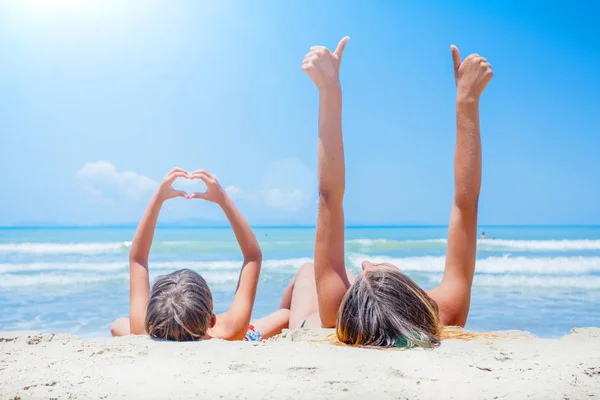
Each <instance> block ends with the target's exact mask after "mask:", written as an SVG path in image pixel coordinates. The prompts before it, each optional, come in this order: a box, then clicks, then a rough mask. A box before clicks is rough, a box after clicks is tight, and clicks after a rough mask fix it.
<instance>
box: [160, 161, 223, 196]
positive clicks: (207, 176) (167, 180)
mask: <svg viewBox="0 0 600 400" xmlns="http://www.w3.org/2000/svg"><path fill="white" fill-rule="evenodd" d="M177 178H183V179H200V180H201V181H202V182H204V184H205V185H206V191H204V192H194V193H192V194H188V193H187V192H186V191H184V190H175V189H173V186H172V185H173V182H175V180H176V179H177ZM157 195H158V198H159V199H161V200H162V201H164V200H168V199H172V198H175V197H185V198H186V199H203V200H207V201H211V202H213V203H217V204H221V203H222V202H223V201H224V200H225V198H226V197H227V193H226V192H225V190H223V188H222V187H221V184H219V181H218V180H217V178H216V177H215V176H214V175H213V174H211V173H210V172H208V171H206V170H204V169H199V170H196V171H194V172H192V173H189V172H187V171H186V170H184V169H182V168H174V169H173V170H171V171H170V172H169V173H168V174H167V175H165V177H164V178H163V180H162V181H161V183H160V185H159V188H158V190H157Z"/></svg>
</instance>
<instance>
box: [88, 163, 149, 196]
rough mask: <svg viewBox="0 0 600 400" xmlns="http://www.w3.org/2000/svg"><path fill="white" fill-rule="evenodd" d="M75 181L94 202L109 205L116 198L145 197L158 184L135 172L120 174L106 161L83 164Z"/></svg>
mask: <svg viewBox="0 0 600 400" xmlns="http://www.w3.org/2000/svg"><path fill="white" fill-rule="evenodd" d="M76 176H77V179H79V181H80V182H81V184H82V186H83V188H84V190H85V191H86V192H87V193H88V195H90V197H91V198H92V199H94V201H97V202H101V203H110V202H112V200H113V199H114V197H116V196H125V197H126V198H128V199H132V200H137V199H139V198H142V197H145V196H147V195H148V193H149V192H152V191H153V190H154V189H156V187H157V186H158V183H157V182H155V181H153V180H152V179H150V178H148V177H147V176H144V175H140V174H138V173H136V172H131V171H124V172H120V171H118V170H117V167H116V166H115V165H114V164H112V163H109V162H106V161H98V162H92V163H87V164H85V165H84V166H83V167H82V168H81V169H80V170H79V171H77V174H76Z"/></svg>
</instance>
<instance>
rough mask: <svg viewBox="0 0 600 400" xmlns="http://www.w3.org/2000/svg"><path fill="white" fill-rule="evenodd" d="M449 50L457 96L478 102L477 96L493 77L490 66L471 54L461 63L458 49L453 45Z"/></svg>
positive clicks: (476, 55) (485, 61) (482, 58)
mask: <svg viewBox="0 0 600 400" xmlns="http://www.w3.org/2000/svg"><path fill="white" fill-rule="evenodd" d="M450 48H451V49H452V61H453V63H454V80H455V81H456V88H457V89H458V96H459V97H461V98H469V99H473V100H476V101H478V100H479V96H480V95H481V93H482V92H483V90H484V89H485V87H486V86H487V84H488V83H489V82H490V80H492V77H493V76H494V73H493V72H492V65H491V64H490V63H489V62H487V60H486V59H485V58H484V57H481V56H480V55H479V54H471V55H470V56H468V57H467V58H465V60H464V61H461V60H460V52H459V51H458V48H457V47H456V46H454V45H452V46H450Z"/></svg>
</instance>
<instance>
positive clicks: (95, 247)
mask: <svg viewBox="0 0 600 400" xmlns="http://www.w3.org/2000/svg"><path fill="white" fill-rule="evenodd" d="M130 246H131V242H118V243H0V253H31V254H86V253H90V254H98V253H118V252H120V251H122V250H124V249H127V248H128V247H130Z"/></svg>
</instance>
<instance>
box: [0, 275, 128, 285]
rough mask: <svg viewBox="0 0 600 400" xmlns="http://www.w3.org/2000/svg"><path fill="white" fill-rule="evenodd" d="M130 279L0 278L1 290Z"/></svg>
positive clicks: (80, 277) (62, 276) (109, 277)
mask: <svg viewBox="0 0 600 400" xmlns="http://www.w3.org/2000/svg"><path fill="white" fill-rule="evenodd" d="M126 279H129V274H117V275H96V274H64V273H63V274H56V273H52V274H39V275H12V274H6V275H4V274H3V275H2V276H1V277H0V288H16V287H30V286H77V285H83V284H92V283H100V282H109V281H123V280H126Z"/></svg>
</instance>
